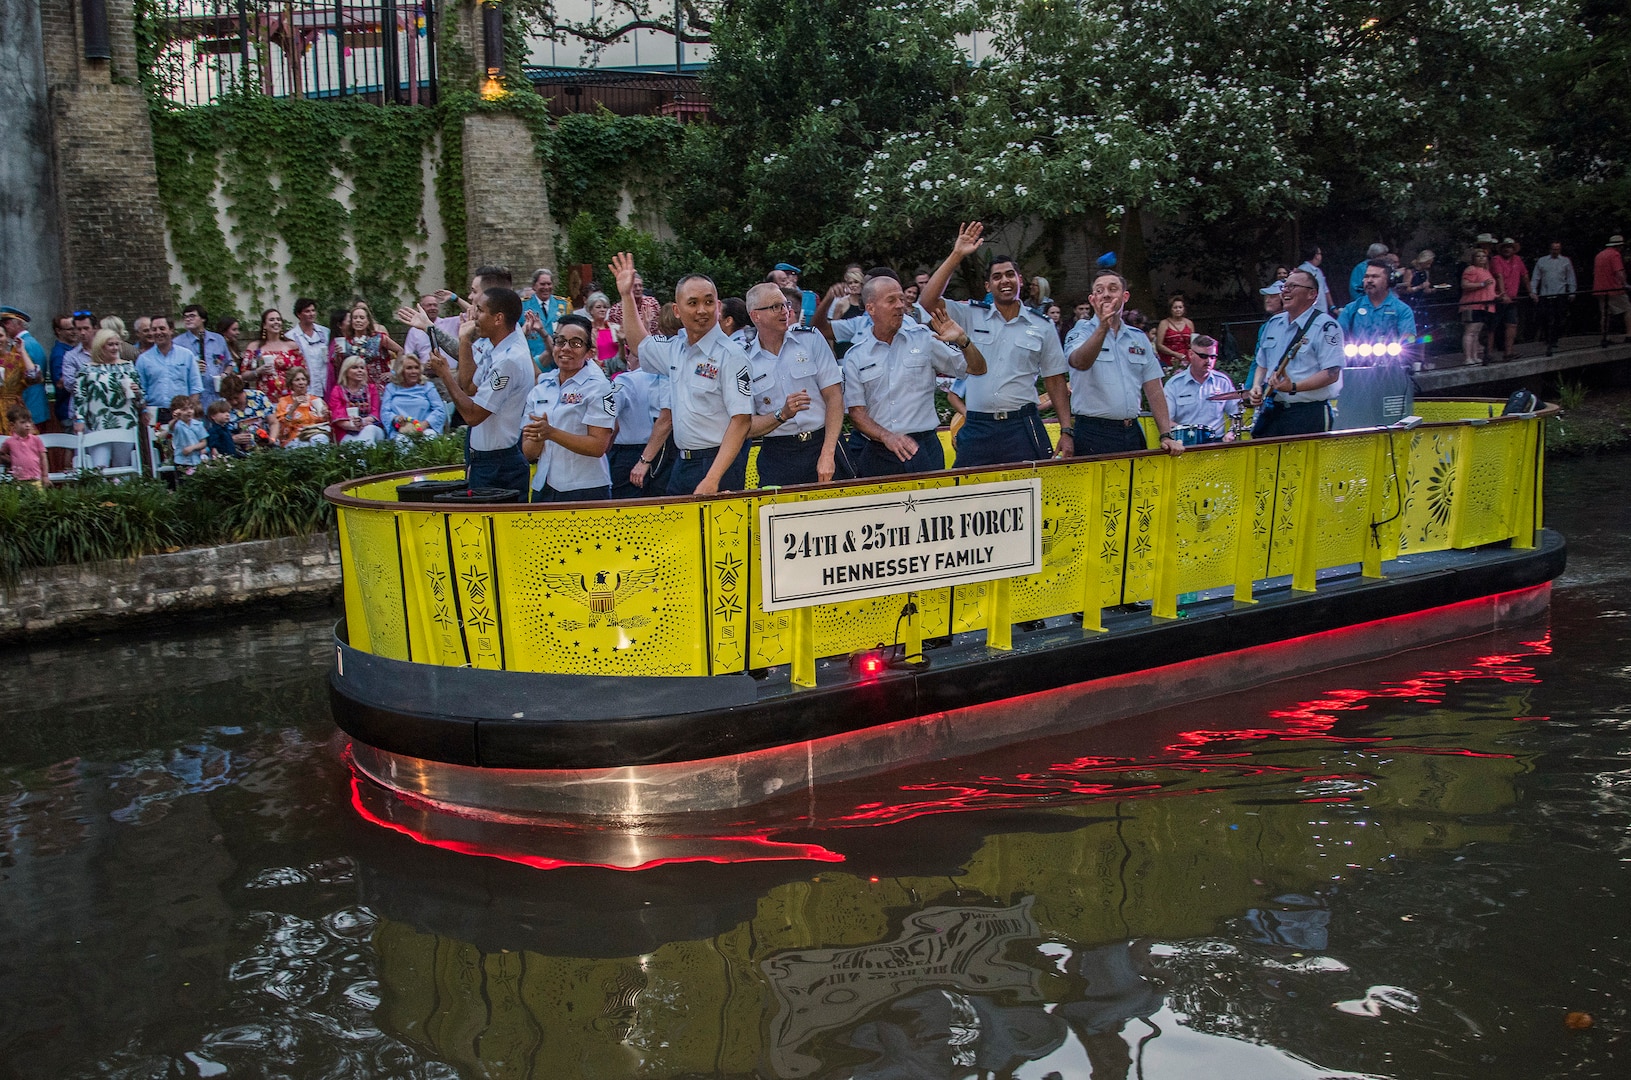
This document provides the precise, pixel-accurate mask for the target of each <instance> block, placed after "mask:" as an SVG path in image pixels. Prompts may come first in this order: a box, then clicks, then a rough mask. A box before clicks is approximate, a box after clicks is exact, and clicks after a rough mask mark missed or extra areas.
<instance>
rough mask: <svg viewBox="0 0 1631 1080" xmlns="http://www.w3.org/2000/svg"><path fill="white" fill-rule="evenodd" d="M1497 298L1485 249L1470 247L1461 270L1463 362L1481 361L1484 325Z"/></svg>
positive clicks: (1493, 310)
mask: <svg viewBox="0 0 1631 1080" xmlns="http://www.w3.org/2000/svg"><path fill="white" fill-rule="evenodd" d="M1499 299H1501V296H1500V285H1499V283H1498V282H1496V280H1495V275H1494V274H1492V273H1490V271H1489V252H1487V251H1485V250H1484V249H1483V248H1474V249H1473V252H1472V262H1470V263H1469V264H1468V265H1467V268H1466V269H1465V270H1463V271H1462V272H1461V360H1462V363H1465V364H1482V363H1483V362H1484V356H1483V351H1482V350H1483V344H1482V342H1480V341H1479V338H1480V337H1482V336H1483V333H1484V326H1485V324H1487V323H1488V322H1489V321H1490V319H1491V317H1492V316H1493V315H1494V314H1495V301H1497V300H1499Z"/></svg>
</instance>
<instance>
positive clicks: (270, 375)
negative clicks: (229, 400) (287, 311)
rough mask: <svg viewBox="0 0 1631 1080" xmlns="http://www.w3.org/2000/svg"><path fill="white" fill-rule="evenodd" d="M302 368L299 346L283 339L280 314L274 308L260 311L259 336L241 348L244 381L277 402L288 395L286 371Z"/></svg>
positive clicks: (304, 357)
mask: <svg viewBox="0 0 1631 1080" xmlns="http://www.w3.org/2000/svg"><path fill="white" fill-rule="evenodd" d="M305 366H306V356H305V354H304V353H302V352H301V351H300V346H299V345H297V344H296V343H295V342H293V341H291V340H290V339H288V338H286V337H284V336H283V313H282V312H280V311H279V310H278V309H277V308H267V309H266V310H265V311H263V312H261V329H260V335H259V336H258V337H256V338H255V340H254V341H251V342H250V343H249V345H248V346H247V347H246V348H245V349H244V358H243V377H244V381H245V382H249V383H251V384H253V385H255V386H256V388H257V389H259V390H260V392H261V393H263V394H265V395H266V396H267V398H268V399H269V400H271V401H276V400H278V399H279V398H281V397H283V396H284V395H285V394H287V393H288V392H289V369H291V368H296V367H305ZM257 380H258V381H257Z"/></svg>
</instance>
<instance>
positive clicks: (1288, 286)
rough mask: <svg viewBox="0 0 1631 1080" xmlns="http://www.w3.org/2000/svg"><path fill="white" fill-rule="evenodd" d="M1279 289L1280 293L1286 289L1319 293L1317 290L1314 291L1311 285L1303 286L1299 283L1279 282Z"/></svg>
mask: <svg viewBox="0 0 1631 1080" xmlns="http://www.w3.org/2000/svg"><path fill="white" fill-rule="evenodd" d="M1280 289H1281V291H1284V290H1286V289H1307V290H1308V291H1309V292H1318V291H1319V290H1318V289H1316V288H1314V286H1312V285H1304V284H1303V283H1302V282H1300V281H1285V282H1281V284H1280Z"/></svg>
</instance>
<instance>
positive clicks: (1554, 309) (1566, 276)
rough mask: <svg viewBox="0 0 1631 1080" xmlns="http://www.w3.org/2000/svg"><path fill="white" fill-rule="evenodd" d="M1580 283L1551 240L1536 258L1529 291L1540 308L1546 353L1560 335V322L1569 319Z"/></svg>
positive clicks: (1561, 252)
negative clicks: (1570, 306)
mask: <svg viewBox="0 0 1631 1080" xmlns="http://www.w3.org/2000/svg"><path fill="white" fill-rule="evenodd" d="M1578 287H1579V283H1578V281H1577V280H1576V278H1575V274H1574V262H1573V260H1571V259H1570V258H1569V257H1568V256H1567V255H1565V254H1563V245H1562V244H1561V243H1559V242H1558V241H1556V240H1553V241H1552V249H1551V251H1550V252H1549V253H1548V254H1545V255H1542V256H1541V257H1540V258H1538V259H1536V260H1535V269H1534V272H1533V273H1532V274H1531V275H1530V277H1529V291H1530V292H1531V293H1533V294H1534V295H1535V299H1536V302H1537V304H1538V306H1539V308H1540V312H1539V314H1540V327H1539V330H1540V336H1541V337H1542V338H1544V339H1545V340H1546V355H1547V356H1551V355H1552V354H1553V353H1555V352H1556V351H1557V343H1558V340H1559V339H1560V338H1562V337H1563V324H1564V323H1566V322H1567V321H1568V319H1569V303H1570V301H1572V300H1573V299H1574V294H1575V290H1576V289H1577V288H1578Z"/></svg>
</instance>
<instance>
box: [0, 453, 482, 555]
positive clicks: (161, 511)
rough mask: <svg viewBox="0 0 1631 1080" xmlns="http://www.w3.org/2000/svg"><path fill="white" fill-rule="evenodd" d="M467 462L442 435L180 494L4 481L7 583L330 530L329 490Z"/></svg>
mask: <svg viewBox="0 0 1631 1080" xmlns="http://www.w3.org/2000/svg"><path fill="white" fill-rule="evenodd" d="M463 458H464V440H463V438H462V437H460V436H457V435H444V436H440V437H437V438H430V439H422V440H419V441H417V442H414V443H412V444H403V443H399V442H397V441H396V440H394V439H392V440H387V441H386V442H382V443H377V444H374V445H366V444H355V443H352V444H347V445H344V446H313V447H307V448H301V449H292V450H283V451H277V452H271V451H267V452H262V453H258V454H253V455H251V456H250V457H247V458H240V459H238V460H234V461H219V462H211V463H207V464H205V465H201V466H199V468H198V469H197V470H196V471H195V472H194V473H193V475H191V476H189V477H187V478H185V479H184V480H183V481H182V482H181V483H180V484H179V485H178V486H177V487H175V488H174V489H172V488H170V487H168V486H167V485H165V484H164V483H163V482H161V481H157V480H148V479H124V480H122V481H120V482H117V483H116V482H113V481H110V480H106V479H103V478H102V477H100V476H99V475H97V474H96V473H92V472H86V473H84V474H82V477H81V479H79V480H78V481H76V482H74V483H67V484H59V485H57V486H55V487H49V488H36V487H34V486H33V485H32V484H18V483H0V583H7V584H9V583H11V582H14V581H16V580H17V576H18V575H19V574H20V573H21V572H22V571H24V570H27V569H33V568H36V567H45V566H58V565H63V564H71V563H88V562H98V561H101V560H104V559H133V558H135V557H136V556H138V555H151V554H155V553H158V552H165V551H175V550H177V549H179V548H183V547H194V546H203V545H209V544H229V543H237V542H239V541H243V540H270V539H273V538H276V537H280V536H305V535H308V534H310V533H314V532H322V531H326V530H327V529H328V528H329V527H330V526H331V525H332V524H333V522H334V508H333V507H332V506H330V505H329V504H328V502H327V501H325V500H324V498H323V489H324V488H326V487H328V486H329V485H330V484H335V483H339V482H341V481H344V480H351V479H355V478H356V477H360V476H369V475H373V474H378V473H386V472H396V471H400V470H403V469H420V468H432V467H435V466H439V465H451V464H457V463H459V462H461V461H462V460H463Z"/></svg>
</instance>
